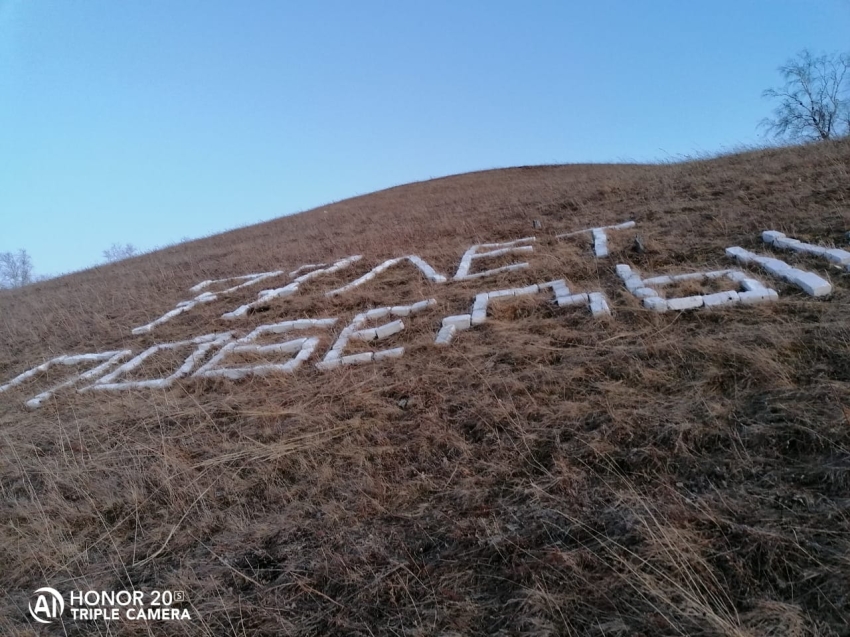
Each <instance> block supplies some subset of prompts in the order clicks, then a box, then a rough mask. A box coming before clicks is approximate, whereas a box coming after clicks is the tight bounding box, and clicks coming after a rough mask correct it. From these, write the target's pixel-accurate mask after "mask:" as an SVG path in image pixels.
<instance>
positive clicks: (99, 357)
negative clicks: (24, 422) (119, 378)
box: [0, 349, 133, 409]
mask: <svg viewBox="0 0 850 637" xmlns="http://www.w3.org/2000/svg"><path fill="white" fill-rule="evenodd" d="M132 353H133V352H132V351H130V350H128V349H125V350H120V351H114V352H99V353H95V354H74V355H72V356H68V355H65V354H63V355H62V356H57V357H56V358H52V359H50V360H49V361H47V362H46V363H42V364H41V365H39V366H38V367H33V368H32V369H30V370H27V371H25V372H24V373H23V374H18V375H17V376H15V377H14V378H13V379H12V380H10V381H9V382H8V383H6V384H5V385H0V393H2V392H4V391H6V390H7V389H10V388H12V387H14V386H15V385H19V384H21V383H23V382H24V381H26V380H29V379H30V378H32V377H33V376H35V375H36V374H39V373H41V372H46V371H47V370H48V369H50V368H51V367H53V366H54V365H78V364H80V363H87V362H89V361H95V362H97V361H103V362H102V363H101V364H100V365H97V366H96V367H93V368H92V369H90V370H88V371H86V372H82V373H79V374H73V375H72V376H71V377H70V378H68V379H66V380H64V381H62V382H61V383H59V384H58V385H55V386H53V387H51V388H50V389H48V390H46V391H43V392H41V393H40V394H38V395H37V396H34V397H33V398H31V399H30V400H28V401H27V402H26V405H27V407H29V408H30V409H36V408H38V407H41V404H42V403H43V402H44V401H45V400H47V399H48V398H50V397H51V396H52V395H53V394H54V393H55V392H57V391H58V390H60V389H63V388H65V387H69V386H71V385H73V384H75V383H78V382H80V381H86V380H92V379H95V378H98V377H99V376H101V375H102V374H104V373H105V372H106V370H107V369H109V368H110V367H111V366H112V365H114V364H115V363H117V362H118V361H120V360H121V359H123V358H127V357H128V356H130V355H132Z"/></svg>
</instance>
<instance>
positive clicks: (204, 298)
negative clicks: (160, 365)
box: [131, 255, 361, 336]
mask: <svg viewBox="0 0 850 637" xmlns="http://www.w3.org/2000/svg"><path fill="white" fill-rule="evenodd" d="M360 258H361V257H360V255H356V256H353V257H348V258H347V259H341V260H340V261H337V262H336V263H335V264H334V265H333V266H330V267H327V268H322V266H321V265H306V266H303V265H302V266H301V267H300V268H298V269H297V270H294V271H293V272H290V273H289V274H290V276H294V275H295V274H298V273H299V272H301V271H303V270H304V269H307V268H320V269H318V270H314V271H313V272H309V273H307V274H304V275H302V276H299V277H298V278H297V279H295V281H293V282H292V283H290V284H288V285H286V286H284V287H282V288H277V289H275V290H263V291H261V292H260V293H259V295H258V300H257V301H255V302H254V303H253V304H252V303H249V304H247V305H243V306H241V307H239V308H237V309H236V310H234V311H233V312H228V313H227V314H225V315H224V316H223V317H222V318H237V317H239V316H243V315H245V314H247V313H248V310H249V309H250V308H251V307H252V306H253V305H255V304H259V303H261V302H262V301H265V300H267V299H269V298H274V297H275V296H288V295H289V294H294V293H295V292H296V291H297V290H298V287H299V286H300V284H301V283H303V282H304V281H307V280H309V279H311V278H313V277H315V276H319V275H320V274H330V273H332V272H336V271H337V270H338V269H341V268H343V267H346V266H347V265H350V264H351V263H354V262H355V261H357V260H358V259H360ZM283 274H284V272H283V270H275V271H273V272H258V273H255V274H244V275H241V276H234V277H227V278H225V279H209V280H207V281H201V282H200V283H198V284H197V285H193V286H192V287H191V288H189V291H190V292H200V291H201V290H203V289H204V288H207V287H209V286H211V285H213V284H215V283H224V282H226V281H241V283H239V284H237V285H234V286H232V287H229V288H227V289H226V290H221V291H220V292H216V293H213V292H203V293H202V294H198V295H197V296H196V297H195V298H193V299H191V300H188V301H180V302H179V303H177V305H176V306H175V307H174V309H173V310H169V311H168V312H166V313H165V314H163V315H162V316H160V317H159V318H158V319H156V320H154V321H151V322H150V323H148V324H146V325H140V326H139V327H135V328H133V329H132V330H131V332H132V334H133V335H134V336H138V335H139V334H146V333H148V332H151V331H152V330H153V328H155V327H157V326H158V325H162V324H163V323H166V322H168V321H170V320H171V319H173V318H174V317H175V316H178V315H180V314H183V313H184V312H188V311H189V310H191V309H192V308H194V307H196V306H197V305H199V304H200V303H211V302H212V301H215V300H217V299H218V298H219V295H221V294H229V293H231V292H234V291H236V290H239V289H241V288H244V287H248V286H250V285H256V284H257V283H260V282H261V281H265V280H266V279H270V278H273V277H277V276H281V275H283Z"/></svg>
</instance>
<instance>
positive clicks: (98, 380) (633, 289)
mask: <svg viewBox="0 0 850 637" xmlns="http://www.w3.org/2000/svg"><path fill="white" fill-rule="evenodd" d="M632 225H633V222H627V223H626V224H619V225H617V226H605V227H603V228H601V230H610V229H620V228H623V227H632ZM593 230H600V229H599V228H596V229H591V230H590V232H591V233H592V234H593V235H594V237H596V238H598V236H599V235H598V233H593ZM579 232H588V231H587V230H585V231H579ZM570 234H576V233H568V234H567V235H560V236H569V235H570ZM783 237H784V235H782V234H781V233H778V232H775V231H766V232H765V234H764V238H765V241H768V242H769V243H772V244H773V245H774V247H777V248H781V249H791V250H795V251H798V252H804V253H809V254H813V255H816V256H824V257H826V258H828V259H829V260H830V261H831V262H832V263H836V264H839V265H847V264H846V263H845V256H844V254H843V252H844V251H840V250H839V251H832V252H830V254H829V255H828V254H827V253H826V250H827V249H826V248H821V247H819V246H810V245H809V244H804V243H802V242H798V241H797V240H793V239H791V240H788V241H785V242H783ZM786 239H787V238H786ZM530 241H534V237H526V238H523V239H518V240H516V241H511V242H504V243H491V244H477V245H474V246H472V247H471V248H470V249H469V250H467V251H466V253H465V254H464V256H463V259H462V261H461V266H460V267H459V269H458V274H456V275H455V277H454V280H467V279H469V278H479V277H483V276H489V275H492V274H497V273H501V272H506V271H512V270H514V269H517V268H524V267H527V266H528V264H523V263H517V264H512V265H510V266H504V267H501V268H494V269H492V270H487V271H484V272H478V273H474V274H469V270H470V269H471V263H472V261H473V259H476V258H486V257H493V256H501V255H504V254H511V253H514V252H521V253H522V252H526V253H527V252H530V251H531V250H532V247H531V246H528V245H523V244H525V243H527V242H530ZM482 249H483V250H487V251H486V252H479V250H482ZM830 250H831V249H830ZM821 251H823V252H821ZM599 252H600V251H599V250H597V256H599ZM726 254H727V256H729V257H732V258H734V259H736V260H737V261H738V262H739V263H742V264H747V265H752V264H754V265H758V266H760V267H761V268H762V269H763V270H764V271H765V272H767V273H768V274H770V275H772V276H774V277H777V278H780V279H783V280H785V281H788V282H789V283H791V284H792V285H796V286H797V287H800V288H801V289H803V290H804V291H805V292H806V293H807V294H811V295H813V296H823V295H825V294H828V293H829V292H831V290H832V286H831V285H830V284H829V283H828V282H827V281H826V280H825V279H823V278H821V277H819V276H818V275H816V274H814V273H812V272H808V271H805V270H800V269H798V268H794V267H792V266H790V265H789V264H787V263H785V262H784V261H782V260H780V259H776V258H773V257H766V256H760V255H757V254H754V253H752V252H749V251H747V250H744V249H743V248H740V247H731V248H727V249H726ZM848 254H850V253H848ZM360 258H361V257H360V256H359V255H355V256H353V257H347V258H345V259H341V260H339V261H336V262H335V263H333V264H331V265H327V264H324V263H321V264H309V265H303V266H301V267H299V268H297V269H295V270H293V271H292V272H290V273H289V276H290V277H292V278H294V280H293V281H292V282H291V283H290V284H288V285H287V286H285V287H283V288H276V289H273V290H263V291H262V292H260V293H259V294H258V299H257V300H256V301H254V302H253V303H251V304H248V305H246V306H242V308H239V309H238V310H236V311H234V312H230V313H228V314H225V317H226V318H232V317H233V315H236V314H237V313H239V315H242V314H245V313H247V312H248V309H250V308H251V307H256V306H257V305H259V304H261V303H264V302H266V301H267V300H268V299H270V298H276V297H278V296H287V295H289V294H292V293H294V292H295V291H297V289H298V287H299V285H300V284H301V283H303V282H305V281H307V280H310V279H311V278H314V277H318V276H321V275H324V274H330V273H332V272H336V271H338V270H340V269H342V268H345V267H348V266H349V265H351V264H352V263H354V262H356V261H357V260H359V259H360ZM404 259H409V260H411V262H413V263H414V265H416V266H417V267H418V268H419V269H420V270H421V271H422V272H423V273H424V274H425V276H426V277H427V278H429V279H430V280H431V281H433V282H435V283H439V282H443V281H444V279H445V277H442V275H439V274H437V273H436V271H434V270H433V268H431V267H430V266H429V265H428V264H427V262H425V261H424V260H421V259H419V257H416V256H415V255H409V256H406V257H399V258H397V259H389V260H387V261H384V262H382V263H381V264H380V265H378V266H376V267H375V268H373V269H372V270H371V271H370V272H369V275H371V276H369V275H364V276H361V277H359V278H358V279H355V280H354V281H352V282H351V283H349V284H347V285H346V286H343V287H342V288H338V289H336V290H333V291H331V292H329V293H326V294H330V295H335V294H338V293H342V292H344V291H346V290H350V289H352V288H353V287H356V286H357V285H362V284H363V283H365V282H366V281H368V280H370V279H371V278H374V276H377V274H379V273H381V272H383V271H385V270H386V269H388V268H389V267H392V266H393V265H396V264H398V263H400V262H401V261H403V260H404ZM616 272H617V274H618V276H619V277H620V278H621V279H622V281H623V282H624V283H625V286H626V288H627V289H628V290H629V292H630V293H631V294H632V295H634V296H635V297H636V298H638V299H640V300H641V302H642V304H643V305H644V307H647V308H649V309H653V310H655V311H659V312H666V311H671V310H674V311H680V310H690V309H698V308H713V307H723V306H729V305H734V304H752V303H762V302H768V301H775V300H777V299H778V294H777V292H776V290H773V289H771V288H768V287H767V286H765V285H764V284H763V283H762V282H761V281H760V280H759V279H757V278H755V277H754V276H752V275H749V274H747V273H745V272H743V271H741V270H737V269H725V270H711V271H701V272H690V273H684V274H669V275H658V276H653V277H648V278H643V277H642V276H641V275H640V273H639V272H638V271H637V270H636V269H634V268H632V267H631V266H629V265H626V264H618V265H617V266H616ZM280 275H281V272H280V271H274V272H263V273H258V274H250V275H244V276H238V277H231V278H228V279H219V280H210V281H203V282H201V283H199V284H197V285H195V286H194V287H193V288H192V289H191V290H192V291H193V292H200V291H201V290H203V289H205V288H208V287H209V286H211V285H213V284H217V283H224V282H228V281H237V282H238V283H237V285H235V286H232V287H230V288H227V289H226V290H224V291H223V292H219V293H218V294H222V293H226V292H232V291H234V290H237V289H240V288H243V287H245V286H248V285H254V284H256V283H258V282H259V281H262V280H265V279H268V278H271V277H272V276H280ZM459 277H460V278H459ZM721 278H726V279H728V280H729V281H730V282H732V283H734V284H735V286H736V288H737V289H735V290H724V291H721V292H716V293H713V294H699V295H692V296H685V297H678V298H676V297H673V298H671V297H667V296H665V295H664V294H663V292H662V290H663V288H664V287H665V286H668V285H672V284H676V283H679V282H683V281H690V280H693V281H700V282H706V281H711V280H716V279H721ZM546 290H548V291H549V292H550V293H551V294H553V295H554V297H555V304H556V305H557V306H558V307H560V308H564V307H570V306H575V305H586V306H587V307H588V308H589V309H590V311H591V313H592V315H593V316H596V317H599V316H605V315H610V313H611V311H610V308H609V306H608V301H607V299H606V297H605V295H604V294H603V293H602V292H578V293H575V292H572V291H571V290H570V288H569V287H568V286H567V284H566V281H565V280H564V279H557V280H553V281H548V282H545V283H539V284H534V285H528V286H525V287H516V288H506V289H500V290H493V291H489V292H481V293H478V294H476V295H475V297H474V299H473V301H472V305H471V308H470V311H469V313H466V314H457V315H452V316H446V317H444V318H443V319H442V321H441V322H440V325H439V329H438V331H437V334H436V339H435V344H437V345H448V344H449V343H451V342H452V340H453V339H454V337H455V335H456V334H457V333H458V332H461V331H464V330H468V329H472V328H474V327H475V326H477V325H481V324H482V323H484V322H486V321H487V310H488V307H489V304H490V303H491V302H498V301H499V300H500V299H508V298H512V297H521V296H526V295H533V294H538V293H541V292H544V291H546ZM210 298H213V299H214V298H216V295H215V294H212V293H209V292H204V293H202V294H200V295H199V296H197V297H195V299H193V302H208V299H210ZM184 303H188V302H184ZM435 304H436V300H435V299H428V300H424V301H420V302H418V303H413V304H411V305H395V306H387V307H380V308H374V309H371V310H368V311H365V312H361V313H360V314H357V315H356V316H355V317H354V319H352V321H351V323H350V324H349V325H348V326H346V327H345V328H344V329H343V330H342V331H341V332H340V334H339V335H338V337H337V339H336V341H335V342H334V344H333V346H332V347H331V348H330V350H329V351H328V352H327V353H326V355H325V357H324V358H323V359H322V360H321V361H320V362H319V363H317V364H316V367H318V368H319V369H322V370H330V369H334V368H337V367H339V366H341V365H351V364H360V363H370V362H376V361H380V360H383V359H385V358H396V357H400V356H402V355H403V354H404V351H405V349H404V347H395V348H390V349H384V350H379V351H367V352H359V353H354V354H346V353H345V351H346V348H348V347H349V345H350V344H351V342H352V341H358V340H359V341H366V342H372V341H379V340H383V339H385V338H388V337H390V336H393V335H395V334H399V333H400V332H402V331H403V330H404V329H405V328H406V326H405V323H404V321H403V319H404V317H407V316H410V315H412V314H416V313H418V312H421V311H423V310H425V309H427V308H430V307H433V306H434V305H435ZM245 308H248V309H245ZM176 309H181V311H185V309H183V307H182V306H178V308H176ZM243 309H244V311H242V312H239V310H243ZM172 312H173V311H172ZM169 314H170V313H169ZM166 316H167V315H166ZM163 318H164V317H163ZM388 318H393V319H394V320H391V321H388V322H386V323H384V324H382V325H378V326H375V327H368V326H367V325H366V324H367V322H368V321H370V320H378V319H388ZM337 321H338V319H337V318H323V319H303V318H302V319H295V320H289V321H283V322H280V323H274V324H269V325H261V326H259V327H257V328H255V329H254V330H253V331H252V332H250V333H249V334H247V335H245V336H243V337H241V338H238V339H235V337H234V335H233V333H232V332H225V333H215V334H207V335H204V336H198V337H195V338H192V339H188V340H183V341H178V342H174V343H160V344H156V345H153V346H151V347H149V348H148V349H146V350H144V351H143V352H141V353H140V354H138V355H136V356H135V357H134V358H132V359H131V360H129V361H127V362H125V363H123V364H121V365H120V366H118V367H117V368H114V366H115V365H116V364H118V363H119V362H120V361H121V360H123V359H126V358H127V357H130V356H132V351H131V350H121V351H118V350H116V351H107V352H97V353H87V354H73V355H63V356H58V357H56V358H53V359H51V360H49V361H46V362H45V363H42V364H40V365H38V366H36V367H33V368H32V369H29V370H27V371H24V372H23V373H21V374H18V375H17V376H15V377H14V378H13V379H12V380H10V381H8V382H7V383H6V384H4V385H0V393H3V392H6V391H8V390H10V389H12V388H14V387H18V386H20V385H23V384H24V383H26V382H27V381H30V380H32V379H33V378H35V377H36V376H38V375H39V374H43V373H45V372H47V371H48V370H49V369H50V368H51V367H53V366H59V365H63V366H74V365H80V364H84V363H87V362H92V363H99V364H98V365H96V366H94V367H93V368H92V369H89V370H87V371H84V372H82V373H74V374H72V375H71V376H70V377H69V378H67V379H66V380H64V381H63V382H61V383H59V384H57V385H55V386H53V387H51V388H50V389H48V390H46V391H42V392H41V393H39V394H38V395H37V396H35V397H33V398H31V399H30V400H28V401H26V403H25V404H26V405H27V406H28V407H31V408H37V407H40V406H41V405H42V403H43V402H44V401H45V400H46V399H48V398H50V397H51V396H52V395H53V394H54V393H56V392H57V391H58V390H60V389H63V388H67V387H70V386H72V385H77V384H80V383H81V382H83V381H85V382H91V383H92V384H90V385H87V386H83V387H80V388H78V389H77V391H78V392H83V391H89V390H126V389H145V388H166V387H168V386H170V385H171V384H173V383H174V382H175V381H176V380H177V379H180V378H184V377H187V376H189V375H192V376H194V377H200V378H208V377H224V378H229V379H238V378H242V377H244V376H248V375H265V374H271V373H292V372H295V371H296V370H297V369H298V368H299V367H300V366H301V365H302V364H303V363H304V362H305V361H307V360H308V359H309V358H310V357H311V356H313V354H314V353H315V352H316V350H317V348H318V345H319V342H320V341H319V338H318V337H316V336H309V335H308V336H306V337H303V338H296V339H290V340H287V341H284V342H281V343H273V344H268V345H261V344H258V342H257V341H258V340H259V339H260V337H263V336H267V335H271V334H287V333H289V332H291V331H295V330H307V329H328V328H331V327H332V326H333V325H335V324H336V322H337ZM160 322H161V319H160ZM154 323H156V321H155V322H154ZM187 346H193V347H194V351H193V352H192V353H191V354H190V355H189V356H188V357H187V358H186V359H185V360H184V361H183V362H182V364H181V365H180V366H179V367H178V368H177V369H176V370H175V371H173V372H172V373H171V374H170V375H168V376H165V377H163V378H153V379H146V380H129V381H128V380H123V381H122V380H121V378H122V377H123V376H125V375H126V374H128V373H129V372H132V371H133V370H135V369H137V368H139V367H140V366H141V365H142V364H143V363H144V362H145V361H146V360H147V359H149V358H150V357H151V356H153V355H155V354H156V353H158V352H161V351H167V350H174V349H177V348H180V347H187ZM216 348H217V349H218V350H219V351H218V352H215V353H213V354H212V356H210V357H209V360H208V362H206V363H204V364H201V363H203V362H204V360H205V359H206V358H207V357H208V355H209V354H210V353H211V352H212V351H213V350H214V349H216ZM238 354H254V355H258V356H261V357H262V356H266V355H285V354H290V355H291V357H290V358H289V359H288V360H286V361H285V362H280V363H274V362H262V363H259V364H254V365H242V366H239V367H236V366H233V365H232V364H231V365H228V363H227V358H228V357H229V356H231V355H238ZM111 368H114V369H112V371H111V372H110V371H109V370H110V369H111ZM194 370H196V371H194ZM193 371H194V373H193Z"/></svg>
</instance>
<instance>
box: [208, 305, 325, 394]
mask: <svg viewBox="0 0 850 637" xmlns="http://www.w3.org/2000/svg"><path fill="white" fill-rule="evenodd" d="M336 322H337V319H335V318H326V319H297V320H294V321H283V322H282V323H275V324H273V325H261V326H260V327H258V328H257V329H255V330H254V331H253V332H251V333H250V334H248V335H247V336H243V337H242V338H240V339H237V340H236V341H233V342H231V343H228V344H227V345H225V346H224V347H222V348H221V349H220V350H219V351H218V352H217V353H216V354H215V356H213V357H212V358H211V359H210V360H209V361H208V362H207V363H205V364H204V365H202V366H201V367H200V368H199V369H198V370H197V371H196V372H195V373H194V374H192V375H193V376H198V377H206V378H214V377H224V378H230V379H231V380H235V379H238V378H243V377H244V376H249V375H251V374H256V375H260V376H265V375H266V374H272V373H291V372H294V371H295V370H296V369H298V368H299V367H300V366H301V363H303V362H304V361H305V360H307V359H308V358H310V355H311V354H312V353H313V352H314V351H315V349H316V347H317V346H318V344H319V339H318V338H316V337H315V336H314V337H310V338H298V339H294V340H290V341H286V342H285V343H276V344H273V345H257V344H256V343H255V341H256V340H257V339H258V338H260V337H261V336H263V335H266V334H285V333H288V332H291V331H292V330H306V329H311V328H317V327H318V328H326V327H331V326H333V325H334V323H336ZM231 354H256V355H258V356H264V355H269V354H295V356H294V357H293V358H291V359H290V360H288V361H287V362H286V363H266V364H259V365H243V366H242V367H224V366H223V365H222V362H223V361H224V359H226V358H227V356H229V355H231Z"/></svg>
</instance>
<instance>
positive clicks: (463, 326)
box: [442, 314, 472, 330]
mask: <svg viewBox="0 0 850 637" xmlns="http://www.w3.org/2000/svg"><path fill="white" fill-rule="evenodd" d="M442 325H443V327H446V326H447V325H453V326H454V328H455V329H456V330H468V329H469V328H470V327H472V315H471V314H455V315H454V316H447V317H445V318H444V319H443V323H442Z"/></svg>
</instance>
